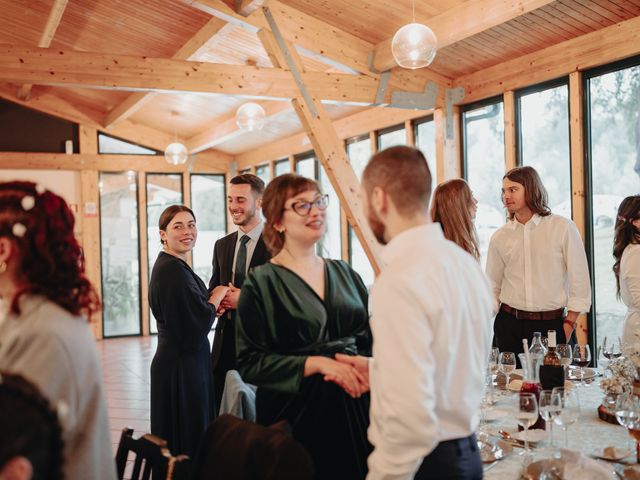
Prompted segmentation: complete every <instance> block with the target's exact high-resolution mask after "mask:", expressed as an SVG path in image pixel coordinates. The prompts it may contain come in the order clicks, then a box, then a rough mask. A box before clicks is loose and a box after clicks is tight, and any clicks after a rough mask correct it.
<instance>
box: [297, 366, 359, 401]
mask: <svg viewBox="0 0 640 480" xmlns="http://www.w3.org/2000/svg"><path fill="white" fill-rule="evenodd" d="M315 374H320V375H322V376H323V377H324V380H325V381H327V382H333V383H335V384H337V385H339V386H340V387H342V389H343V390H344V391H345V392H347V393H348V394H349V395H351V396H352V397H353V398H358V397H360V395H362V394H363V393H366V392H367V391H368V390H369V384H368V382H367V381H366V380H365V378H364V377H363V376H362V374H360V373H359V372H358V371H357V370H356V369H355V368H354V367H352V366H351V365H348V364H345V363H340V362H338V361H336V360H333V359H331V358H327V357H320V356H317V357H308V358H307V361H306V362H305V365H304V376H305V377H308V376H311V375H315Z"/></svg>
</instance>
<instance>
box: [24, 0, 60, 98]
mask: <svg viewBox="0 0 640 480" xmlns="http://www.w3.org/2000/svg"><path fill="white" fill-rule="evenodd" d="M68 2H69V0H54V2H53V5H52V6H51V11H50V12H49V18H48V19H47V23H46V24H45V26H44V30H43V31H42V35H41V36H40V41H39V42H38V46H39V47H42V48H49V46H50V45H51V41H52V40H53V37H54V35H55V34H56V30H57V29H58V25H60V20H62V14H63V13H64V10H65V8H67V3H68ZM32 87H33V85H31V84H28V83H25V84H24V85H21V86H20V88H19V89H18V95H17V96H18V98H19V99H20V100H29V97H30V96H31V88H32Z"/></svg>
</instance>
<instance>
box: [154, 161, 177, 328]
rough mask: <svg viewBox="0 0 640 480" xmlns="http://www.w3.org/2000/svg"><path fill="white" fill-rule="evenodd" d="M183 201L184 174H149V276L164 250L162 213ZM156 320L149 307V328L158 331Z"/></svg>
mask: <svg viewBox="0 0 640 480" xmlns="http://www.w3.org/2000/svg"><path fill="white" fill-rule="evenodd" d="M181 203H183V201H182V176H181V175H177V174H168V173H149V174H147V252H148V254H149V278H151V271H152V270H153V265H154V264H155V262H156V258H158V254H159V253H160V251H161V250H162V244H161V243H160V229H159V228H158V222H159V220H160V215H161V214H162V212H163V211H164V209H165V208H167V207H169V206H170V205H178V204H181ZM157 327H158V326H157V324H156V320H155V318H154V316H153V313H151V309H149V328H150V331H151V333H157V332H158V329H157Z"/></svg>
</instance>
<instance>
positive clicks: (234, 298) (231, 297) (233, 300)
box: [220, 283, 240, 310]
mask: <svg viewBox="0 0 640 480" xmlns="http://www.w3.org/2000/svg"><path fill="white" fill-rule="evenodd" d="M238 298H240V289H239V288H236V287H234V286H233V283H229V290H228V291H227V294H226V295H225V297H224V298H223V299H222V303H221V304H220V307H222V308H224V309H225V310H235V309H236V308H238Z"/></svg>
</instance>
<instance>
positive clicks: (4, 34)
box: [0, 0, 53, 45]
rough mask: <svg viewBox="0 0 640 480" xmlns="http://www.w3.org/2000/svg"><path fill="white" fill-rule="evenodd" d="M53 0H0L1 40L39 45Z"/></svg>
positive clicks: (3, 41)
mask: <svg viewBox="0 0 640 480" xmlns="http://www.w3.org/2000/svg"><path fill="white" fill-rule="evenodd" d="M52 4H53V1H52V0H19V1H16V0H0V12H2V13H1V14H0V42H2V43H18V44H19V43H24V44H28V45H37V44H38V41H39V40H40V36H41V35H42V31H43V30H44V26H45V24H46V23H47V18H48V17H49V12H50V11H51V5H52Z"/></svg>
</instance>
